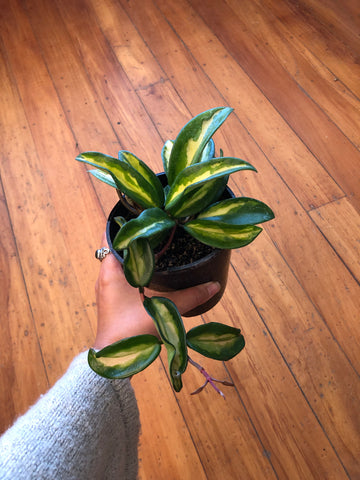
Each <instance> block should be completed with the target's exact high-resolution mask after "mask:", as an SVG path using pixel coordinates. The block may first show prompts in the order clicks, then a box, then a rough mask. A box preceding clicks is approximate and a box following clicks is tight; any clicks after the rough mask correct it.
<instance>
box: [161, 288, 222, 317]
mask: <svg viewBox="0 0 360 480" xmlns="http://www.w3.org/2000/svg"><path fill="white" fill-rule="evenodd" d="M219 290H220V283H219V282H208V283H203V284H201V285H197V286H195V287H190V288H185V289H184V290H178V291H176V292H169V293H166V297H168V298H169V299H170V300H172V301H173V302H174V303H175V305H176V306H177V308H178V310H179V312H180V313H181V314H183V313H186V312H189V311H191V310H192V309H194V308H196V307H198V306H199V305H202V304H203V303H205V302H207V301H208V300H209V299H210V298H211V297H213V296H214V295H215V294H216V293H217V292H218V291H219Z"/></svg>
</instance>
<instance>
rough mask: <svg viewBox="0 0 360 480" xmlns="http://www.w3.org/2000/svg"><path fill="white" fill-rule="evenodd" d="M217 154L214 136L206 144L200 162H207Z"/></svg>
mask: <svg viewBox="0 0 360 480" xmlns="http://www.w3.org/2000/svg"><path fill="white" fill-rule="evenodd" d="M214 156H215V143H214V140H213V139H212V138H210V140H209V141H208V143H207V144H206V145H205V147H204V150H203V151H202V153H201V157H200V162H206V161H207V160H211V159H212V158H214Z"/></svg>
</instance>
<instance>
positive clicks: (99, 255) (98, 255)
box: [95, 247, 111, 262]
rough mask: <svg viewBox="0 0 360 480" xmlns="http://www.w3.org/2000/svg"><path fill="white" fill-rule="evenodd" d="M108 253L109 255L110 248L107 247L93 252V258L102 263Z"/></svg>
mask: <svg viewBox="0 0 360 480" xmlns="http://www.w3.org/2000/svg"><path fill="white" fill-rule="evenodd" d="M108 253H111V252H110V248H107V247H102V248H99V249H98V250H96V252H95V258H97V259H98V260H100V262H102V261H103V260H104V258H105V257H106V255H107V254H108Z"/></svg>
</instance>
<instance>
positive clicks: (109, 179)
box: [88, 170, 118, 188]
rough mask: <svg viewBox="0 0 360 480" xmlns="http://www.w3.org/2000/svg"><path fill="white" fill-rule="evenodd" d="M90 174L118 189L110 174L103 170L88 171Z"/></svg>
mask: <svg viewBox="0 0 360 480" xmlns="http://www.w3.org/2000/svg"><path fill="white" fill-rule="evenodd" d="M88 172H89V173H91V175H93V176H94V177H95V178H97V179H98V180H101V181H102V182H104V183H107V184H108V185H110V187H114V188H118V187H117V185H116V183H115V181H114V179H113V177H112V176H111V175H110V173H106V172H103V171H102V170H88Z"/></svg>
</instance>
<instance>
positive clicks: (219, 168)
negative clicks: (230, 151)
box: [165, 157, 256, 214]
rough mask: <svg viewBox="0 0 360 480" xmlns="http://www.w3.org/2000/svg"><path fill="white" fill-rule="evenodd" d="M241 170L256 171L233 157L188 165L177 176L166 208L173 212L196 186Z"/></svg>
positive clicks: (248, 164) (246, 163)
mask: <svg viewBox="0 0 360 480" xmlns="http://www.w3.org/2000/svg"><path fill="white" fill-rule="evenodd" d="M239 170H254V171H256V169H255V168H254V167H253V166H252V165H250V163H248V162H246V161H245V160H241V159H240V158H233V157H222V158H213V159H212V160H207V161H206V162H202V163H199V164H196V165H192V166H191V167H188V168H187V169H186V170H184V171H182V172H181V173H180V174H179V175H178V176H177V178H176V180H175V182H174V183H173V185H172V186H171V188H170V191H169V193H168V195H167V198H166V202H165V210H166V211H168V212H169V213H170V214H172V212H173V211H174V210H175V211H176V210H178V208H179V205H181V204H182V203H183V202H182V199H183V197H184V195H185V194H188V193H190V192H191V191H192V190H193V189H194V188H197V187H199V186H200V185H203V184H204V183H206V182H209V181H210V180H214V179H215V178H221V177H224V176H228V175H230V174H232V173H234V172H237V171H239Z"/></svg>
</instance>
